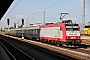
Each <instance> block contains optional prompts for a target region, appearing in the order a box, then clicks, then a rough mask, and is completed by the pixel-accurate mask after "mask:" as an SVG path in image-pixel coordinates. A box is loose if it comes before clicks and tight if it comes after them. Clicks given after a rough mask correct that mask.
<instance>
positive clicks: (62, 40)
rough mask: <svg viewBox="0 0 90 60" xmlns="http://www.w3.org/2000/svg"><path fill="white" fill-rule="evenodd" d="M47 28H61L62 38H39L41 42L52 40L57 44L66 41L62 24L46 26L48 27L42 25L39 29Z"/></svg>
mask: <svg viewBox="0 0 90 60" xmlns="http://www.w3.org/2000/svg"><path fill="white" fill-rule="evenodd" d="M49 27H61V28H62V33H63V38H57V37H54V38H52V37H44V36H40V39H42V40H54V41H58V42H65V41H66V28H65V24H64V23H56V24H48V25H42V26H41V28H49Z"/></svg>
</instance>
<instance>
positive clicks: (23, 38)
mask: <svg viewBox="0 0 90 60" xmlns="http://www.w3.org/2000/svg"><path fill="white" fill-rule="evenodd" d="M23 25H24V19H23V18H22V40H24V31H23Z"/></svg>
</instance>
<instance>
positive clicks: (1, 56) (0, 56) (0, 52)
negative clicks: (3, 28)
mask: <svg viewBox="0 0 90 60" xmlns="http://www.w3.org/2000/svg"><path fill="white" fill-rule="evenodd" d="M0 60H10V58H9V57H8V55H7V54H6V52H5V51H4V49H3V48H2V46H1V45H0Z"/></svg>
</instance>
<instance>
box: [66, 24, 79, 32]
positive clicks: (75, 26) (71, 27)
mask: <svg viewBox="0 0 90 60" xmlns="http://www.w3.org/2000/svg"><path fill="white" fill-rule="evenodd" d="M65 26H66V31H78V30H79V28H78V24H65Z"/></svg>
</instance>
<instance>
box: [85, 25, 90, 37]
mask: <svg viewBox="0 0 90 60" xmlns="http://www.w3.org/2000/svg"><path fill="white" fill-rule="evenodd" d="M84 35H88V36H90V25H86V26H85V28H84Z"/></svg>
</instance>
